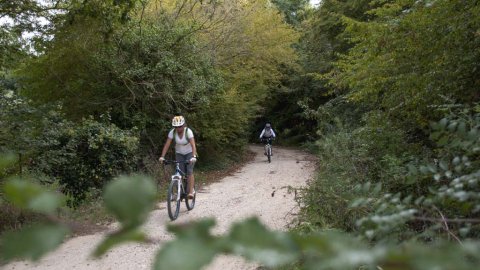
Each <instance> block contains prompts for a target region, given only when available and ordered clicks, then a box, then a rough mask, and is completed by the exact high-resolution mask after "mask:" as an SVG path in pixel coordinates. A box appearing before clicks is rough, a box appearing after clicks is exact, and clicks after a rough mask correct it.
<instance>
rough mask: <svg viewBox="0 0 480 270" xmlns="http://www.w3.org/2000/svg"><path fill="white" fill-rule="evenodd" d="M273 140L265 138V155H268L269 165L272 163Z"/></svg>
mask: <svg viewBox="0 0 480 270" xmlns="http://www.w3.org/2000/svg"><path fill="white" fill-rule="evenodd" d="M272 140H273V139H272V138H263V139H262V141H263V142H265V146H264V147H265V154H266V155H267V159H268V163H270V162H272Z"/></svg>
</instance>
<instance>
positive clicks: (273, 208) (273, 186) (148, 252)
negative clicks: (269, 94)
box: [5, 146, 315, 270]
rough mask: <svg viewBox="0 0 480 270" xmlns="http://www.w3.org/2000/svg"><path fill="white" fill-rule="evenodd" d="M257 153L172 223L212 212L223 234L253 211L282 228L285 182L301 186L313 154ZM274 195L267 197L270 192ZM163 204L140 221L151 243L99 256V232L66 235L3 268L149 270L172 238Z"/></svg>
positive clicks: (229, 263)
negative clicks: (31, 258)
mask: <svg viewBox="0 0 480 270" xmlns="http://www.w3.org/2000/svg"><path fill="white" fill-rule="evenodd" d="M250 148H251V150H252V151H254V152H255V153H256V156H255V158H254V160H252V161H250V162H249V163H247V164H246V165H245V166H244V167H242V168H241V169H240V170H239V171H238V172H236V173H234V174H233V175H231V176H228V177H225V178H224V179H222V180H221V181H220V182H218V183H213V184H210V185H209V186H205V187H202V188H201V189H200V190H199V192H198V194H197V201H196V205H195V209H193V210H192V211H187V210H186V207H185V204H184V203H182V205H181V209H180V214H179V217H178V219H177V220H176V221H175V223H184V222H188V221H191V220H196V219H199V218H205V217H214V218H215V220H216V222H217V225H216V227H215V228H214V233H218V234H221V233H224V232H226V231H227V230H228V228H229V227H230V225H231V224H232V223H233V222H235V221H240V220H242V219H244V218H247V217H251V216H258V217H259V218H260V220H261V221H262V222H263V223H264V224H265V225H267V226H268V227H269V228H271V229H276V230H285V229H286V228H287V226H288V223H289V222H290V221H291V220H292V218H293V215H294V214H295V213H296V212H297V211H298V207H297V205H296V203H295V201H294V196H295V195H294V194H293V193H291V194H288V192H287V189H286V188H284V187H287V186H292V187H298V186H301V185H304V184H305V183H306V181H307V180H308V179H311V178H312V177H313V175H314V170H315V163H314V158H313V157H312V156H310V155H308V154H306V153H304V152H301V151H297V150H290V149H283V148H279V147H274V149H273V154H274V156H273V158H272V163H268V162H267V158H266V157H265V156H264V155H263V148H262V147H261V146H251V147H250ZM273 192H275V193H274V196H272V193H273ZM165 205H166V204H165V203H164V202H162V203H160V205H159V207H158V208H159V209H158V210H155V211H153V212H152V213H151V215H150V217H149V220H148V221H147V223H146V224H145V230H146V231H147V232H148V235H149V237H150V238H152V239H154V241H153V243H150V244H126V245H122V246H119V247H116V248H114V249H113V250H111V251H110V252H108V253H107V254H106V255H104V256H103V257H102V258H100V259H96V260H94V259H92V258H91V257H90V254H91V253H92V251H93V249H94V248H95V246H96V245H97V244H98V243H99V242H100V241H101V240H102V238H103V237H104V233H99V234H94V235H88V236H80V237H76V238H72V239H69V240H68V241H66V242H65V243H64V244H63V245H62V246H61V247H60V248H59V249H57V250H56V251H54V252H53V253H51V254H49V255H47V256H45V257H44V258H42V259H41V260H40V261H39V262H35V263H33V262H27V261H22V262H15V263H11V264H9V265H7V266H5V267H6V268H5V269H16V270H20V269H58V270H64V269H102V270H109V269H112V270H114V269H115V270H121V269H132V270H133V269H135V270H138V269H151V265H152V262H153V258H154V256H155V253H156V251H157V250H158V249H159V247H160V246H161V245H162V244H163V243H164V242H166V241H168V240H171V239H172V235H171V234H169V233H168V232H166V228H165V225H166V224H168V223H170V222H171V221H170V220H169V218H168V214H167V210H166V208H165ZM257 267H258V265H256V264H254V263H249V262H246V261H245V260H243V259H242V258H239V257H233V256H223V255H222V256H218V257H216V258H215V259H214V261H213V262H212V263H211V264H210V265H208V266H207V267H206V268H205V269H207V270H226V269H256V268H257Z"/></svg>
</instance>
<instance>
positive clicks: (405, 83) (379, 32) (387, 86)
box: [331, 0, 480, 128]
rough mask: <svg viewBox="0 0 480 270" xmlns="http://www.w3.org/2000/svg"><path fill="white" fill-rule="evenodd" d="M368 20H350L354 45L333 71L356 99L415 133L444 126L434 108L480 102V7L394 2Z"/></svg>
mask: <svg viewBox="0 0 480 270" xmlns="http://www.w3.org/2000/svg"><path fill="white" fill-rule="evenodd" d="M389 2H390V1H388V2H387V3H385V4H383V5H382V6H380V7H379V8H377V9H375V10H372V11H371V12H370V13H369V14H370V15H372V16H375V19H374V20H371V21H369V22H359V21H356V20H353V19H351V18H348V19H347V18H344V19H343V21H344V23H345V24H346V25H347V31H346V33H347V34H348V35H350V36H351V41H352V42H354V43H355V46H354V47H353V48H352V49H351V50H349V51H348V53H347V55H346V56H345V57H343V58H342V60H341V61H339V62H338V63H337V64H336V66H337V67H338V68H339V70H337V71H335V72H332V73H331V81H332V82H333V83H334V84H335V85H336V87H338V88H344V89H349V90H348V91H349V98H350V99H351V100H354V101H358V102H362V103H366V104H370V105H373V106H377V107H378V108H383V109H385V110H388V111H390V112H391V113H392V116H391V117H392V118H394V119H396V121H398V122H400V123H403V125H405V126H406V127H408V128H415V127H417V126H420V127H422V128H423V127H427V126H428V124H429V121H431V120H438V116H437V115H435V114H433V113H432V110H431V108H432V106H435V105H439V104H443V103H445V101H446V100H453V101H454V102H459V103H465V104H467V103H470V102H475V101H478V95H477V93H478V87H479V84H478V80H477V78H478V77H479V73H478V72H479V70H478V68H477V63H478V62H479V57H480V54H479V53H478V50H477V49H476V48H478V46H479V42H480V38H479V36H478V31H477V30H478V28H479V26H480V20H478V18H479V17H480V16H479V14H480V9H479V7H478V5H477V3H476V1H445V0H441V1H414V0H411V1H404V0H399V1H391V2H392V3H389Z"/></svg>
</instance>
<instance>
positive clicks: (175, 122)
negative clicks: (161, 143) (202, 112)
mask: <svg viewBox="0 0 480 270" xmlns="http://www.w3.org/2000/svg"><path fill="white" fill-rule="evenodd" d="M184 124H185V118H183V116H175V117H173V119H172V126H174V127H181V126H183V125H184Z"/></svg>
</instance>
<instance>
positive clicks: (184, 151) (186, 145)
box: [158, 116, 197, 199]
mask: <svg viewBox="0 0 480 270" xmlns="http://www.w3.org/2000/svg"><path fill="white" fill-rule="evenodd" d="M172 126H173V129H172V130H170V132H169V133H168V136H167V141H166V142H165V145H164V146H163V150H162V155H161V156H160V158H159V159H158V160H159V161H160V162H164V161H165V154H166V153H167V151H168V149H169V148H170V144H171V143H172V140H174V139H175V160H176V161H179V162H182V161H190V163H189V164H180V166H182V167H181V169H182V171H183V172H185V173H186V175H187V179H188V198H189V199H192V198H193V194H194V192H195V191H194V190H193V187H194V183H195V177H194V176H193V167H194V166H195V162H197V147H196V145H195V139H194V137H193V131H192V130H191V129H189V128H188V127H187V126H186V125H185V118H184V117H183V116H175V117H173V119H172Z"/></svg>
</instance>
